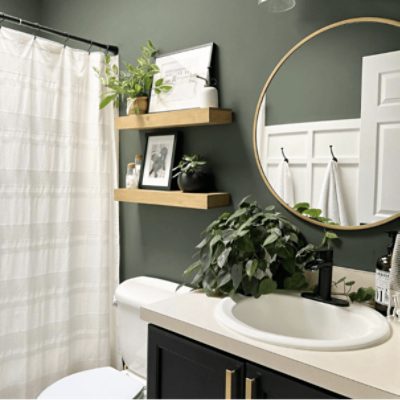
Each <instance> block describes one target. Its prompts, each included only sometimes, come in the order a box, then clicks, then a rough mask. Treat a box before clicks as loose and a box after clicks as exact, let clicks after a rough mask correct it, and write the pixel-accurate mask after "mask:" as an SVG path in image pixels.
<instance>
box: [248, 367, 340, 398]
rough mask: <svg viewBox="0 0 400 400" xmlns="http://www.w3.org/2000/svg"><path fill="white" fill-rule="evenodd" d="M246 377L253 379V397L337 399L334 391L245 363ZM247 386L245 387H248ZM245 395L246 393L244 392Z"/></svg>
mask: <svg viewBox="0 0 400 400" xmlns="http://www.w3.org/2000/svg"><path fill="white" fill-rule="evenodd" d="M246 377H247V378H248V379H254V381H253V385H252V387H253V390H252V398H253V399H337V398H341V397H340V396H338V395H337V394H335V393H332V392H329V391H327V390H325V389H322V388H320V387H317V386H314V385H311V384H309V383H306V382H302V381H300V380H298V379H296V378H292V377H290V376H288V375H284V374H282V373H280V372H277V371H274V370H271V369H269V368H265V367H260V366H258V365H256V364H252V363H249V362H247V363H246ZM249 386H250V385H248V386H247V388H246V389H249ZM246 395H247V393H246Z"/></svg>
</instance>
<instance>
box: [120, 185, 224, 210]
mask: <svg viewBox="0 0 400 400" xmlns="http://www.w3.org/2000/svg"><path fill="white" fill-rule="evenodd" d="M114 200H116V201H122V202H128V203H139V204H152V205H159V206H169V207H183V208H196V209H200V210H207V209H209V208H217V207H225V206H228V205H229V204H230V202H231V198H230V195H229V193H183V192H181V191H178V190H172V191H163V190H145V189H116V190H114Z"/></svg>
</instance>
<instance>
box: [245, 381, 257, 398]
mask: <svg viewBox="0 0 400 400" xmlns="http://www.w3.org/2000/svg"><path fill="white" fill-rule="evenodd" d="M254 382H255V379H250V378H246V385H245V399H246V400H247V399H252V398H253V383H254Z"/></svg>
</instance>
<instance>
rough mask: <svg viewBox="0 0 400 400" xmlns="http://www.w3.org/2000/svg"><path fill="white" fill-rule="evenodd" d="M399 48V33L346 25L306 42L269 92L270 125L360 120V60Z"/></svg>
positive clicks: (387, 28)
mask: <svg viewBox="0 0 400 400" xmlns="http://www.w3.org/2000/svg"><path fill="white" fill-rule="evenodd" d="M399 43H400V29H398V28H396V27H393V26H389V25H383V24H375V23H368V24H366V23H365V24H351V25H346V26H342V27H339V28H335V29H333V30H330V31H328V32H324V33H323V34H321V35H319V36H317V37H316V38H314V39H312V40H311V41H309V42H307V43H306V44H305V45H303V46H302V47H301V48H300V50H298V51H297V52H296V53H294V54H293V55H292V56H291V57H290V58H289V59H288V60H287V61H286V62H285V64H283V66H282V67H281V68H280V70H279V71H278V73H277V75H276V76H275V77H274V79H273V81H272V83H271V85H270V87H269V88H268V92H267V102H266V120H267V123H268V124H269V125H275V124H288V123H296V122H310V121H331V120H336V119H347V118H360V114H361V81H362V58H363V57H364V56H368V55H372V54H380V53H386V52H390V51H395V50H399V48H400V46H399ZM304 99H307V101H304Z"/></svg>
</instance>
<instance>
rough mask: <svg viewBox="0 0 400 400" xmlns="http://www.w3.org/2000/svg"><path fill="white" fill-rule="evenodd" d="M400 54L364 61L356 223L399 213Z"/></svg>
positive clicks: (396, 52)
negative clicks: (358, 219) (357, 214)
mask: <svg viewBox="0 0 400 400" xmlns="http://www.w3.org/2000/svg"><path fill="white" fill-rule="evenodd" d="M399 154H400V51H395V52H391V53H385V54H377V55H373V56H368V57H364V58H363V73H362V96H361V136H360V176H359V181H360V186H359V187H360V189H359V194H358V208H359V210H360V221H359V222H374V221H378V220H380V219H383V218H387V217H390V216H392V215H393V214H396V213H398V212H399V210H400V201H399V199H400V186H399V185H398V183H397V182H398V178H397V174H398V171H399V170H400V157H399V156H398V155H399Z"/></svg>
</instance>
